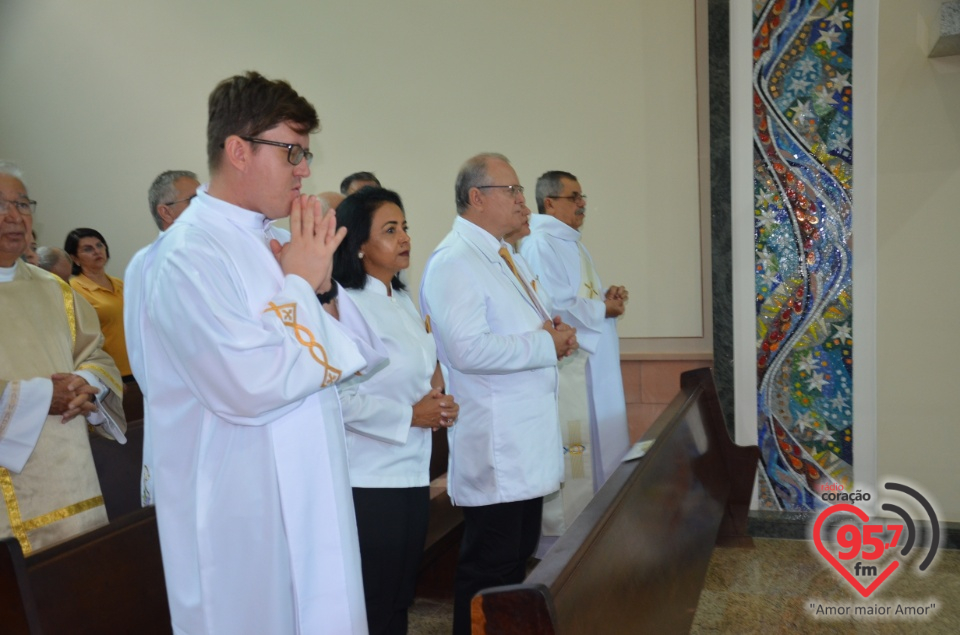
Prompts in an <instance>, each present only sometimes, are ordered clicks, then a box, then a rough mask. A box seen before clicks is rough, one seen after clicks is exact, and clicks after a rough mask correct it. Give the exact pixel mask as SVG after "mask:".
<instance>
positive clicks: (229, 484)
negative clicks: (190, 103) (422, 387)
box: [126, 72, 384, 634]
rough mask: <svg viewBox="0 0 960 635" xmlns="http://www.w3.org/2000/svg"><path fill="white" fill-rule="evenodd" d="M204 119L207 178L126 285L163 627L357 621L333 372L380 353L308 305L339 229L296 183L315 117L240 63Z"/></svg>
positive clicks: (362, 628)
mask: <svg viewBox="0 0 960 635" xmlns="http://www.w3.org/2000/svg"><path fill="white" fill-rule="evenodd" d="M208 113H209V119H208V123H207V161H208V168H209V170H210V182H209V184H204V185H202V186H200V188H199V190H198V191H197V195H196V198H195V199H194V200H193V201H192V202H191V203H190V207H189V208H188V209H187V211H185V212H184V213H183V214H182V215H181V216H180V217H179V218H178V219H177V222H176V223H174V224H173V226H171V227H170V229H168V230H167V231H165V232H163V234H162V235H161V236H160V238H159V239H157V241H156V242H155V243H154V244H153V246H151V247H150V249H149V250H148V251H147V253H146V255H145V256H144V261H143V268H142V271H141V272H140V273H139V274H138V275H136V277H134V278H128V280H127V281H126V282H127V289H128V293H129V294H130V295H131V296H136V297H137V300H136V306H138V307H141V308H140V309H139V311H137V312H136V313H135V314H133V315H130V316H128V321H129V320H134V321H136V322H137V324H136V327H135V330H136V332H137V333H138V335H139V342H131V348H133V347H136V349H137V350H136V353H135V354H134V358H135V359H137V360H138V362H137V364H138V368H135V369H134V373H135V374H136V373H139V374H137V375H136V377H137V379H138V381H139V382H140V383H141V385H142V386H143V393H144V397H145V399H144V405H145V419H144V421H145V428H144V436H145V444H147V443H149V446H150V448H151V452H152V457H151V458H150V461H151V464H152V465H151V466H152V473H151V482H152V484H153V502H154V505H156V508H157V525H158V528H159V532H160V545H161V548H162V551H163V560H164V574H165V576H166V580H167V593H168V600H169V603H170V616H171V618H172V621H173V630H174V633H344V634H349V633H356V634H359V633H366V632H367V624H366V614H365V610H364V604H363V584H362V580H361V573H360V551H359V544H358V540H357V525H356V519H355V514H354V509H353V499H352V495H351V489H350V481H349V474H348V472H347V465H346V445H345V441H344V433H343V423H342V420H341V418H340V405H339V401H338V398H337V392H336V389H335V388H334V384H335V383H337V382H338V381H339V380H340V379H341V378H348V377H351V376H352V375H354V374H355V373H357V372H358V371H360V370H362V369H364V368H365V366H367V365H368V364H379V363H381V362H383V361H384V359H383V357H379V358H378V357H377V355H376V354H375V353H374V348H373V347H376V346H378V345H379V347H380V350H382V344H381V343H380V342H379V340H375V341H371V340H367V341H360V340H355V339H354V337H353V336H351V334H349V333H347V332H346V330H345V328H344V327H343V326H341V324H340V323H339V322H337V321H336V320H335V319H334V318H332V317H331V316H330V315H328V314H327V313H326V312H325V311H324V309H323V308H322V307H321V304H320V302H318V300H317V294H318V293H327V292H329V291H330V289H331V286H332V284H333V282H332V280H331V278H330V272H331V268H332V264H333V254H334V252H335V251H336V248H337V246H338V245H339V244H340V242H341V241H342V240H343V236H344V234H345V232H344V231H339V232H338V231H337V230H336V218H335V216H334V215H333V214H327V215H326V216H324V215H323V214H322V212H321V209H320V203H319V201H317V199H316V198H315V197H313V196H306V195H302V194H301V186H302V183H303V179H305V178H307V177H309V176H310V167H309V166H310V160H311V158H312V157H313V155H312V153H311V152H310V150H309V146H310V134H311V133H312V132H314V131H315V130H316V129H317V128H318V127H319V120H318V118H317V113H316V110H315V109H314V107H313V106H312V105H311V104H310V103H309V102H308V101H307V100H306V99H304V98H303V97H302V96H300V95H299V94H298V93H297V92H296V91H295V90H294V89H293V88H292V87H291V86H290V85H289V84H288V83H287V82H284V81H272V80H268V79H267V78H265V77H263V76H262V75H260V74H259V73H255V72H248V73H246V74H244V75H237V76H234V77H230V78H228V79H226V80H224V81H222V82H220V84H218V85H217V87H216V88H214V90H213V92H212V93H211V94H210V98H209V108H208ZM287 217H289V218H290V231H289V232H287V231H285V230H283V229H279V228H277V227H275V222H276V221H278V220H280V219H284V218H287ZM340 302H341V308H343V306H344V303H345V302H349V300H346V299H343V297H342V295H341V300H340Z"/></svg>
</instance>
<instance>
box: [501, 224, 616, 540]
mask: <svg viewBox="0 0 960 635" xmlns="http://www.w3.org/2000/svg"><path fill="white" fill-rule="evenodd" d="M530 230H531V233H530V236H528V237H526V238H524V239H523V240H522V241H521V243H520V253H521V254H522V255H523V257H524V259H525V260H526V261H527V263H528V264H529V266H530V268H531V269H532V270H533V272H534V273H535V274H537V277H538V280H539V282H540V284H542V285H543V287H544V289H545V290H546V292H547V295H548V296H549V297H550V299H551V302H552V306H551V309H552V311H553V313H554V314H557V315H559V316H560V317H561V318H562V319H563V321H564V322H565V323H567V324H569V325H571V326H573V327H574V328H576V329H577V342H578V343H579V344H580V348H579V350H578V351H577V352H576V353H575V354H574V355H573V356H571V357H568V358H566V359H565V360H563V361H562V362H561V363H560V421H561V432H562V434H563V440H564V458H565V461H564V464H565V468H566V469H565V480H564V485H563V487H562V489H561V491H560V492H559V493H558V494H557V495H553V496H548V497H546V498H545V499H544V512H543V515H544V535H546V536H557V535H560V534H562V533H563V532H564V531H565V530H566V528H567V527H568V526H569V525H570V523H572V522H573V519H574V518H576V516H577V515H578V514H579V513H580V512H581V511H583V508H584V507H586V505H587V503H588V502H589V501H590V498H591V497H592V496H593V493H594V492H596V491H597V490H598V489H600V487H601V486H602V485H603V483H604V482H606V480H607V479H608V478H609V477H610V475H611V474H612V473H613V471H614V470H615V469H616V468H617V466H618V465H619V464H620V460H621V459H622V458H623V456H624V455H625V454H626V452H627V450H628V449H629V447H630V438H629V430H628V428H627V409H626V403H625V400H624V394H623V379H622V377H621V372H620V341H619V338H618V336H617V321H616V319H615V318H607V317H606V307H605V306H604V289H603V287H602V286H601V283H600V277H599V275H598V274H597V271H596V268H595V267H594V265H593V260H592V258H591V257H590V254H589V252H587V249H586V247H584V246H583V245H582V244H581V242H580V237H581V236H580V232H579V231H577V230H575V229H573V228H572V227H569V226H568V225H566V224H564V223H563V222H561V221H559V220H557V219H556V218H554V217H553V216H549V215H546V214H534V215H533V216H532V217H531V218H530Z"/></svg>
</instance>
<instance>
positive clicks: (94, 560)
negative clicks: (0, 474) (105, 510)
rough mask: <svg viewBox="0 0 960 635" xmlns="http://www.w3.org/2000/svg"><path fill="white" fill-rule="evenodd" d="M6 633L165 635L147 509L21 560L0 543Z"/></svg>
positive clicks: (12, 546)
mask: <svg viewBox="0 0 960 635" xmlns="http://www.w3.org/2000/svg"><path fill="white" fill-rule="evenodd" d="M0 545H2V547H0V624H2V629H0V630H2V632H3V633H4V634H5V635H40V634H41V633H44V634H46V635H59V634H60V633H70V634H71V635H85V634H87V633H89V634H90V635H103V634H104V633H131V634H132V633H136V634H137V635H152V634H154V633H157V634H158V635H159V634H160V633H164V634H166V635H169V633H170V631H171V626H170V611H169V608H168V607H167V592H166V584H165V582H164V577H163V565H162V562H161V559H160V540H159V536H158V535H157V522H156V515H155V513H154V509H153V508H152V507H149V508H146V509H141V510H138V511H136V512H134V513H132V514H127V515H126V516H123V517H122V518H120V519H118V520H115V521H113V522H112V523H110V524H109V525H107V526H106V527H101V528H99V529H96V530H94V531H92V532H89V533H86V534H83V535H82V536H77V537H76V538H73V539H72V540H68V541H67V542H64V543H62V544H59V545H55V546H53V547H50V548H49V549H44V550H43V551H40V552H38V553H36V554H35V555H32V556H30V557H29V558H26V559H25V558H24V557H23V553H22V552H21V551H20V544H19V543H18V542H17V541H16V540H15V539H13V538H6V539H4V540H3V541H0Z"/></svg>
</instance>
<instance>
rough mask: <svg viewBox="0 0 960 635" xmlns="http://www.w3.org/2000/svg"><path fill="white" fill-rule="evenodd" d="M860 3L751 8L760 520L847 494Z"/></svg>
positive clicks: (819, 0)
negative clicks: (832, 492)
mask: <svg viewBox="0 0 960 635" xmlns="http://www.w3.org/2000/svg"><path fill="white" fill-rule="evenodd" d="M853 4H854V3H853V1H852V0H844V1H839V2H838V1H835V0H793V1H790V0H776V1H772V2H755V3H754V13H753V15H754V30H753V38H754V39H753V167H754V173H753V179H754V181H753V185H754V196H755V207H754V213H755V220H756V224H755V230H754V244H755V247H756V263H755V264H756V276H755V280H756V317H757V340H756V344H757V357H756V360H757V397H758V399H757V408H758V445H759V446H760V451H761V454H762V464H763V465H762V469H761V470H760V472H761V474H760V479H759V496H760V505H761V509H772V510H786V511H802V510H814V509H819V508H821V507H823V506H824V503H823V502H822V500H821V498H820V496H821V494H822V493H823V492H825V491H828V490H829V489H831V488H833V489H837V488H836V486H837V484H839V485H841V486H843V488H844V489H850V488H851V487H852V485H853V379H852V377H853V357H852V354H853V332H852V326H853V305H852V302H851V293H852V276H851V274H852V271H853V260H852V259H853V235H852V232H851V220H852V219H851V208H852V185H853V183H852V175H853V86H852V83H853V72H852V69H853V58H852V52H853ZM851 491H852V490H851Z"/></svg>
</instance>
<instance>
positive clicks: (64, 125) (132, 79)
mask: <svg viewBox="0 0 960 635" xmlns="http://www.w3.org/2000/svg"><path fill="white" fill-rule="evenodd" d="M246 69H256V70H259V71H261V72H263V73H264V74H266V75H267V76H270V77H282V78H286V79H288V80H290V82H291V83H292V84H293V85H294V87H295V88H297V90H298V91H300V92H301V93H302V94H304V95H305V96H306V97H307V98H308V99H310V100H311V101H312V102H313V103H314V105H315V106H316V107H317V109H318V111H319V113H320V116H321V120H322V123H323V131H322V133H321V134H319V135H317V136H315V137H314V138H313V141H312V147H311V149H312V150H313V151H314V152H315V154H316V155H317V157H316V159H315V161H314V170H313V175H312V176H311V178H310V179H309V181H308V182H307V185H306V188H305V189H306V190H308V191H315V192H316V191H321V190H327V189H336V188H337V186H338V184H339V182H340V179H341V178H342V177H343V176H345V175H346V174H348V173H350V172H354V171H356V170H373V171H374V172H376V173H377V175H378V176H379V177H380V178H381V180H382V182H383V183H384V184H385V185H386V186H388V187H392V188H394V189H396V190H398V191H399V192H400V194H401V195H402V196H403V198H404V201H405V203H406V206H407V209H408V217H409V221H410V225H411V228H412V231H413V236H414V240H415V243H414V257H413V263H412V266H411V271H410V276H409V279H410V281H411V282H412V283H413V285H414V287H415V288H416V286H417V285H418V284H419V277H420V273H421V271H422V269H423V265H424V263H425V261H426V258H427V256H428V255H429V253H430V251H431V250H432V248H433V247H434V246H435V245H436V244H437V243H438V242H439V241H440V239H441V238H442V237H443V235H444V234H445V233H446V232H447V231H448V229H449V227H450V223H451V222H452V220H453V216H454V207H453V193H452V190H453V181H454V176H455V174H456V171H457V169H458V167H459V165H460V164H461V163H462V162H463V160H464V159H466V158H467V157H468V156H470V155H472V154H474V153H476V152H479V151H485V150H493V151H499V152H503V153H505V154H506V155H507V156H509V157H510V158H511V159H512V160H513V163H514V165H515V167H516V169H517V172H518V173H519V175H520V178H521V181H522V183H523V184H524V185H525V186H527V187H528V188H529V189H530V190H531V191H532V190H533V186H534V183H535V181H536V177H537V176H538V175H539V174H540V173H542V172H543V171H545V170H547V169H565V170H569V171H571V172H573V173H575V174H577V175H578V176H579V177H580V180H581V183H582V185H583V187H584V191H585V192H587V193H588V195H589V199H590V206H589V208H588V217H587V218H588V220H587V223H586V226H585V231H584V233H585V240H586V243H587V244H588V246H589V247H590V248H591V249H592V251H593V254H594V256H595V259H596V261H597V265H598V268H599V270H600V272H601V275H602V276H603V278H604V280H605V282H606V283H607V284H612V283H617V284H625V285H627V286H628V288H629V289H630V292H631V303H630V307H629V311H628V313H627V315H626V317H625V318H624V319H623V320H622V323H621V327H620V333H621V336H623V337H627V338H641V337H642V338H694V339H695V340H696V339H698V338H702V336H703V328H704V324H703V318H702V314H703V306H702V274H701V259H700V213H699V199H698V187H697V182H698V172H697V171H698V138H697V109H696V75H695V46H694V5H693V3H692V2H686V3H667V2H641V3H625V2H620V1H617V0H599V1H597V2H592V3H585V2H574V1H572V0H568V1H566V2H548V1H546V0H531V1H528V2H522V3H517V2H509V1H507V0H485V1H484V2H470V3H467V2H439V1H434V2H428V1H425V0H419V1H416V0H409V1H401V2H377V3H374V2H362V1H356V0H325V1H324V2H305V1H304V2H293V1H290V0H279V1H278V2H274V3H264V2H260V1H252V0H237V1H233V2H224V1H218V0H211V1H208V2H202V3H198V2H185V1H183V0H168V1H165V2H153V3H139V2H138V3H131V2H126V1H120V0H103V1H100V2H94V3H91V2H75V1H74V0H61V1H55V0H36V1H32V2H27V1H18V0H14V1H11V2H4V3H2V4H0V80H2V87H3V88H2V90H0V121H2V122H3V134H2V136H0V158H6V159H10V160H14V161H17V162H19V163H20V164H21V165H22V167H23V168H24V170H25V171H26V174H27V181H28V186H29V187H30V190H31V195H32V196H33V197H34V198H36V199H37V200H38V201H40V206H39V211H38V216H37V230H38V233H39V236H40V242H41V244H62V241H63V238H64V236H65V234H66V233H67V232H68V231H69V230H70V229H72V228H73V227H77V226H84V225H86V226H92V227H95V228H98V229H100V230H101V231H102V232H103V233H104V234H105V235H106V237H107V239H108V241H109V242H110V245H111V251H112V254H113V261H112V262H111V264H110V267H109V271H110V272H111V273H113V274H115V275H122V272H123V268H124V266H125V265H126V262H127V261H128V260H129V258H130V256H131V255H132V254H133V253H134V252H135V251H136V250H137V249H138V248H139V247H140V246H142V245H144V244H146V243H148V242H149V241H151V240H152V239H153V238H154V236H155V235H156V229H155V227H154V226H153V225H152V223H151V221H150V220H149V218H148V211H147V206H146V190H147V187H148V185H149V183H150V182H151V181H152V179H153V178H154V177H155V176H156V175H157V174H158V173H159V172H161V171H163V170H165V169H171V168H178V169H180V168H185V169H193V170H195V171H197V172H198V173H201V175H202V176H203V175H205V174H206V170H205V154H204V134H205V125H206V98H207V95H208V94H209V92H210V90H211V89H212V88H213V86H214V85H215V84H216V82H217V81H219V80H220V79H222V78H224V77H226V76H229V75H232V74H235V73H237V72H242V71H244V70H246ZM531 198H532V197H531ZM533 206H534V205H533V202H532V200H531V207H533ZM698 341H700V340H698ZM705 348H706V350H708V351H709V343H708V344H707V345H706V346H705Z"/></svg>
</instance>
